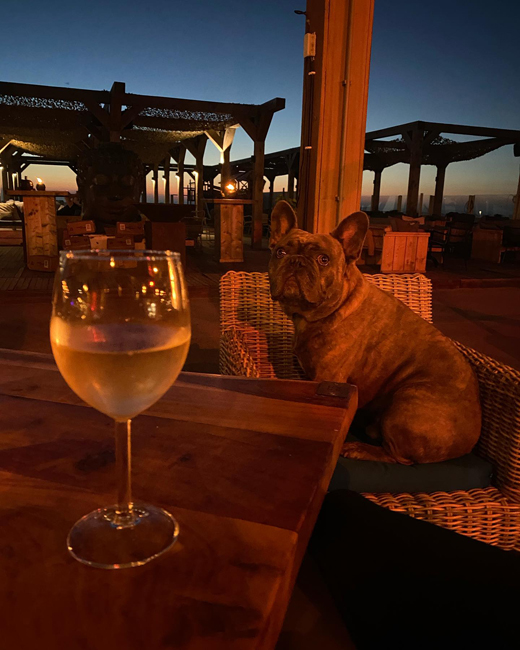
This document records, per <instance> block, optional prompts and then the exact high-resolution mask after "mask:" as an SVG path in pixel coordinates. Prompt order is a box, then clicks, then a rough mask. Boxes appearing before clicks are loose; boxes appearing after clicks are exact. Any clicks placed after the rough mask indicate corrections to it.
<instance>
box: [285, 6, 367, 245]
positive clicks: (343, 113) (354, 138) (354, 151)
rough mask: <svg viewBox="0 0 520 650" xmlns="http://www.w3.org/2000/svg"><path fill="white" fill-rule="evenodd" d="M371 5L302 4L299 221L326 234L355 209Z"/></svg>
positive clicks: (360, 168) (358, 196) (360, 169)
mask: <svg viewBox="0 0 520 650" xmlns="http://www.w3.org/2000/svg"><path fill="white" fill-rule="evenodd" d="M373 12H374V0H307V11H306V19H307V20H306V32H307V33H314V34H315V35H316V52H315V56H308V57H306V58H305V63H304V87H303V112H302V137H301V150H300V151H301V153H300V172H299V199H298V215H299V218H300V222H301V223H302V225H303V227H304V228H306V229H307V230H309V231H310V232H320V233H329V232H330V231H331V230H333V229H334V228H335V226H336V225H337V223H338V221H339V220H340V219H341V218H343V217H345V216H347V215H348V214H350V213H351V212H355V211H357V210H359V206H360V202H361V183H362V174H363V157H364V147H365V127H366V108H367V99H368V78H369V68H370V48H371V42H372V21H373Z"/></svg>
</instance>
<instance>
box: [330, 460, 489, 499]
mask: <svg viewBox="0 0 520 650" xmlns="http://www.w3.org/2000/svg"><path fill="white" fill-rule="evenodd" d="M492 476H493V467H492V465H491V463H489V462H488V461H486V460H484V459H483V458H480V457H479V456H476V455H475V454H467V455H466V456H462V457H461V458H455V459H453V460H446V461H444V462H442V463H427V464H424V465H399V464H397V463H395V464H394V463H380V462H376V461H370V460H352V459H350V458H340V459H339V461H338V464H337V465H336V469H335V471H334V474H333V476H332V479H331V482H330V485H329V491H334V490H353V491H354V492H391V493H399V492H438V491H439V492H453V491H454V490H471V489H473V488H485V487H489V485H491V479H492Z"/></svg>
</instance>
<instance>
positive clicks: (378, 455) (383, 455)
mask: <svg viewBox="0 0 520 650" xmlns="http://www.w3.org/2000/svg"><path fill="white" fill-rule="evenodd" d="M341 455H342V456H344V457H345V458H352V459H355V460H377V461H379V462H381V463H397V460H396V459H395V458H394V457H393V456H391V455H390V454H389V453H388V452H387V451H386V450H385V449H383V447H376V446H375V445H369V444H367V443H366V442H346V443H345V444H344V445H343V448H342V450H341Z"/></svg>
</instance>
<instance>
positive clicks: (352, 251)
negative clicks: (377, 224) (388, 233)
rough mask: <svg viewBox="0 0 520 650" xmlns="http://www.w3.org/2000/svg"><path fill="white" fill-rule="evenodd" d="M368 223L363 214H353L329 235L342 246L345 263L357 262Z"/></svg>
mask: <svg viewBox="0 0 520 650" xmlns="http://www.w3.org/2000/svg"><path fill="white" fill-rule="evenodd" d="M368 223H369V222H368V216H367V215H366V214H365V213H364V212H353V213H352V214H351V215H350V216H348V217H346V218H345V219H343V221H342V222H341V223H340V224H339V225H338V227H337V228H336V230H334V231H333V232H331V233H330V234H331V235H332V237H334V238H335V239H337V240H338V241H339V242H340V244H341V245H342V246H343V250H344V251H345V257H346V259H347V262H352V261H354V260H357V259H358V257H359V256H360V255H361V250H362V249H363V242H364V241H365V237H366V234H367V231H368Z"/></svg>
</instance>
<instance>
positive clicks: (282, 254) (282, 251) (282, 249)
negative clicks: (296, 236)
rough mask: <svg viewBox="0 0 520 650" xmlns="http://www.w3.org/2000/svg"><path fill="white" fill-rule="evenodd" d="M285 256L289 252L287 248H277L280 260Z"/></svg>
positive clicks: (277, 255)
mask: <svg viewBox="0 0 520 650" xmlns="http://www.w3.org/2000/svg"><path fill="white" fill-rule="evenodd" d="M284 255H287V252H286V250H285V248H277V249H276V257H278V258H280V257H283V256H284Z"/></svg>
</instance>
